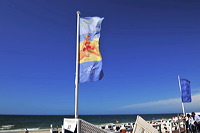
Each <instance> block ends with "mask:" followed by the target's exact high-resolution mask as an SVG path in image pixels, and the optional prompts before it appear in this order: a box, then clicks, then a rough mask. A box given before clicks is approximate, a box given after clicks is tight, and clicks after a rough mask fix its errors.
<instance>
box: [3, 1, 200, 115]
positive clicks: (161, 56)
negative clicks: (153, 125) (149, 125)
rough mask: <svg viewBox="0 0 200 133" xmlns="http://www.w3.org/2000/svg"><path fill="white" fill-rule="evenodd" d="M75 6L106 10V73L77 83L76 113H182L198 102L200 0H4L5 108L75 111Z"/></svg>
mask: <svg viewBox="0 0 200 133" xmlns="http://www.w3.org/2000/svg"><path fill="white" fill-rule="evenodd" d="M76 11H80V12H81V17H93V16H98V17H104V20H103V23H102V30H101V38H100V51H101V54H102V57H103V71H104V78H103V79H102V80H101V81H98V82H87V83H82V84H80V85H79V114H141V113H176V112H182V108H181V101H180V90H179V86H178V81H177V76H178V74H179V75H180V77H181V78H186V79H188V80H190V81H191V88H192V100H193V102H192V103H187V104H185V110H186V112H192V111H198V112H200V107H199V106H198V104H199V102H200V100H199V99H200V98H199V97H200V84H199V83H200V82H199V79H200V78H199V77H200V62H199V61H200V45H199V44H200V37H199V36H200V18H199V14H200V1H198V0H151V1H149V0H84V1H83V0H1V1H0V16H1V17H0V94H1V97H0V108H1V109H0V114H68V115H73V114H74V88H75V85H74V82H75V58H76V57H75V55H76V52H75V50H76Z"/></svg>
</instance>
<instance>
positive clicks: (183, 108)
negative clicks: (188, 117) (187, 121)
mask: <svg viewBox="0 0 200 133" xmlns="http://www.w3.org/2000/svg"><path fill="white" fill-rule="evenodd" d="M178 84H179V88H180V92H181V94H182V88H181V82H180V76H179V75H178ZM181 102H182V100H181ZM182 110H183V115H184V116H185V107H184V104H183V102H182Z"/></svg>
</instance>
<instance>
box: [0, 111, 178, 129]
mask: <svg viewBox="0 0 200 133" xmlns="http://www.w3.org/2000/svg"><path fill="white" fill-rule="evenodd" d="M137 115H138V114H137ZM137 115H136V114H128V115H127V114H125V115H121V114H120V115H79V118H80V119H83V120H85V121H87V122H90V123H92V124H94V125H103V124H108V123H113V124H115V123H116V121H118V122H119V123H134V122H135V120H136V117H137ZM140 116H141V117H142V118H143V119H145V120H146V121H156V120H160V119H172V117H173V116H178V113H174V114H140ZM64 118H74V115H0V132H1V131H9V130H24V129H26V128H27V129H29V130H43V129H50V126H51V125H52V126H53V128H61V126H62V125H63V119H64Z"/></svg>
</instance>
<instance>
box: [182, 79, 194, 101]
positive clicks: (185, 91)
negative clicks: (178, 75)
mask: <svg viewBox="0 0 200 133" xmlns="http://www.w3.org/2000/svg"><path fill="white" fill-rule="evenodd" d="M180 83H181V98H182V102H183V103H189V102H191V101H192V98H191V89H190V81H189V80H187V79H180Z"/></svg>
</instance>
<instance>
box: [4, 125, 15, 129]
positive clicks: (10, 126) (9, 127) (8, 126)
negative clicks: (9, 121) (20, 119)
mask: <svg viewBox="0 0 200 133" xmlns="http://www.w3.org/2000/svg"><path fill="white" fill-rule="evenodd" d="M14 126H15V125H2V126H1V128H0V130H9V129H11V128H12V127H14Z"/></svg>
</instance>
